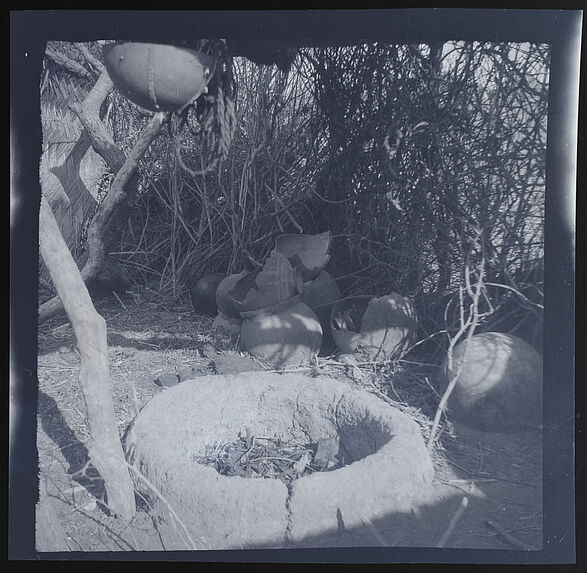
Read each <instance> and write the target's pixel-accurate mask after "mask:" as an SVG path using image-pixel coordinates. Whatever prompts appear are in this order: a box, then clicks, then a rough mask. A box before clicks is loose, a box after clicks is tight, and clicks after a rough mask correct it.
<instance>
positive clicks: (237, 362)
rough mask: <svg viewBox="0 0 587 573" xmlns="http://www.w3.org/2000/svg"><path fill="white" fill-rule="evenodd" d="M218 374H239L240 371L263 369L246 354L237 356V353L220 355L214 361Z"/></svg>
mask: <svg viewBox="0 0 587 573" xmlns="http://www.w3.org/2000/svg"><path fill="white" fill-rule="evenodd" d="M212 365H213V367H214V370H215V371H216V374H238V373H239V372H252V371H256V370H263V369H262V368H261V366H260V365H259V364H257V363H256V362H255V361H254V360H252V359H251V358H247V357H246V356H237V355H235V354H225V355H222V354H221V355H218V356H216V358H214V360H213V361H212Z"/></svg>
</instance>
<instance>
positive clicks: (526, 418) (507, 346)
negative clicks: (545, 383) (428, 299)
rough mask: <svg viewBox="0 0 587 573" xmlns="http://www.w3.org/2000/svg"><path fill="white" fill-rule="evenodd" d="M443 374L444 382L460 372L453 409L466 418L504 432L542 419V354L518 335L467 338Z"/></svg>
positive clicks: (490, 334) (458, 415) (453, 398)
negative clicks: (509, 428) (506, 429)
mask: <svg viewBox="0 0 587 573" xmlns="http://www.w3.org/2000/svg"><path fill="white" fill-rule="evenodd" d="M459 368H460V371H459ZM444 373H445V378H446V379H445V383H446V384H448V382H449V380H451V379H453V378H454V377H455V376H456V375H457V373H458V379H457V383H456V386H455V388H454V390H453V392H452V394H451V396H450V399H449V411H452V413H453V414H454V415H455V417H457V418H460V419H463V421H467V422H469V423H472V424H474V425H476V426H480V427H483V428H486V429H492V430H495V431H500V430H502V429H505V428H507V427H510V426H513V425H517V424H524V423H530V424H532V423H534V424H539V423H540V422H541V420H542V357H541V356H540V354H539V353H538V352H537V351H536V350H535V349H534V348H532V346H530V345H529V344H528V343H526V342H524V341H523V340H522V339H520V338H518V337H517V336H513V335H511V334H504V333H499V332H485V333H482V334H477V335H475V336H473V337H472V338H471V339H470V340H469V342H468V343H467V341H466V340H463V341H462V342H460V343H459V344H457V345H456V347H455V349H454V355H453V364H452V368H451V369H450V370H449V367H448V361H445V363H444Z"/></svg>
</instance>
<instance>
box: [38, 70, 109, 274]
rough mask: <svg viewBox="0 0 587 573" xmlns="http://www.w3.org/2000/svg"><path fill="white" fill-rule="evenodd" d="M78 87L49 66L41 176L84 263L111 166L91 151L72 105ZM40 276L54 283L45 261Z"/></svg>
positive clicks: (44, 94) (68, 240)
mask: <svg viewBox="0 0 587 573" xmlns="http://www.w3.org/2000/svg"><path fill="white" fill-rule="evenodd" d="M77 88H78V86H77V85H75V84H74V82H72V81H71V80H68V79H66V78H60V77H58V76H56V75H52V76H49V70H46V72H45V77H44V83H43V86H42V88H41V89H42V91H41V123H42V129H43V153H42V155H41V161H40V166H39V178H40V183H41V190H42V193H43V195H45V196H46V197H47V199H48V201H49V204H50V205H51V208H52V210H53V213H54V214H55V218H56V219H57V222H58V224H59V228H60V230H61V233H62V234H63V237H64V239H65V241H66V243H67V246H68V247H69V249H70V251H71V253H72V254H73V256H74V258H75V259H76V262H77V263H78V264H80V262H81V261H80V256H81V253H80V251H79V249H78V248H77V247H78V244H79V239H80V234H81V232H82V230H83V227H84V224H85V223H86V221H87V220H88V218H89V217H91V216H92V215H93V213H94V211H95V209H96V205H97V202H98V195H99V190H100V183H101V181H102V180H103V178H104V177H105V175H106V174H107V169H106V166H105V164H104V161H103V159H102V158H101V157H100V156H99V155H98V154H97V153H96V152H95V151H94V150H93V149H92V147H91V145H90V141H89V139H88V138H87V136H86V134H85V132H84V130H83V128H82V125H81V123H80V121H79V119H78V118H77V116H76V115H75V114H74V113H73V112H72V111H71V110H70V109H69V108H68V105H69V103H70V102H71V101H72V100H73V99H74V98H75V95H74V94H76V93H77V92H78V89H77ZM39 274H40V277H41V279H43V280H44V281H49V275H48V272H47V269H46V268H45V265H44V263H43V262H42V261H41V262H40V268H39Z"/></svg>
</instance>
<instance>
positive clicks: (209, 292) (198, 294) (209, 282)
mask: <svg viewBox="0 0 587 573" xmlns="http://www.w3.org/2000/svg"><path fill="white" fill-rule="evenodd" d="M225 278H226V275H225V274H224V273H212V274H209V275H206V276H205V277H203V278H201V279H200V280H199V281H198V282H196V284H195V285H194V287H193V288H192V289H191V290H190V297H191V299H192V306H193V307H194V311H196V312H197V313H199V314H211V315H216V314H218V305H217V303H216V290H217V289H218V285H219V284H220V283H221V282H222V281H223V280H224V279H225Z"/></svg>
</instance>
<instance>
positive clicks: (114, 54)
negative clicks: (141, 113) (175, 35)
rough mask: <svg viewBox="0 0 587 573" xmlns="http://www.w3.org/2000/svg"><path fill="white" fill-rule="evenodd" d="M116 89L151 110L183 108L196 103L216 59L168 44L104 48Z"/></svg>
mask: <svg viewBox="0 0 587 573" xmlns="http://www.w3.org/2000/svg"><path fill="white" fill-rule="evenodd" d="M102 51H103V54H104V63H105V65H106V69H107V70H108V74H109V75H110V77H111V78H112V82H113V83H114V85H115V87H116V89H117V90H118V91H119V92H120V93H121V94H122V95H123V96H124V97H126V98H128V99H129V100H130V101H132V102H134V103H136V104H137V105H140V106H141V107H144V108H145V109H148V110H151V111H180V110H181V109H182V108H184V107H185V106H186V105H188V104H190V103H192V102H193V101H194V100H195V99H196V98H197V97H198V96H199V95H200V94H201V93H202V92H203V91H204V90H205V89H206V86H207V85H208V82H209V81H210V79H211V78H212V76H213V75H214V71H215V65H216V64H215V61H214V58H212V57H211V56H208V55H206V54H203V53H202V52H198V51H195V50H190V49H188V48H180V47H178V46H172V45H168V44H146V43H141V42H123V43H115V44H108V45H106V46H104V48H103V50H102Z"/></svg>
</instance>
